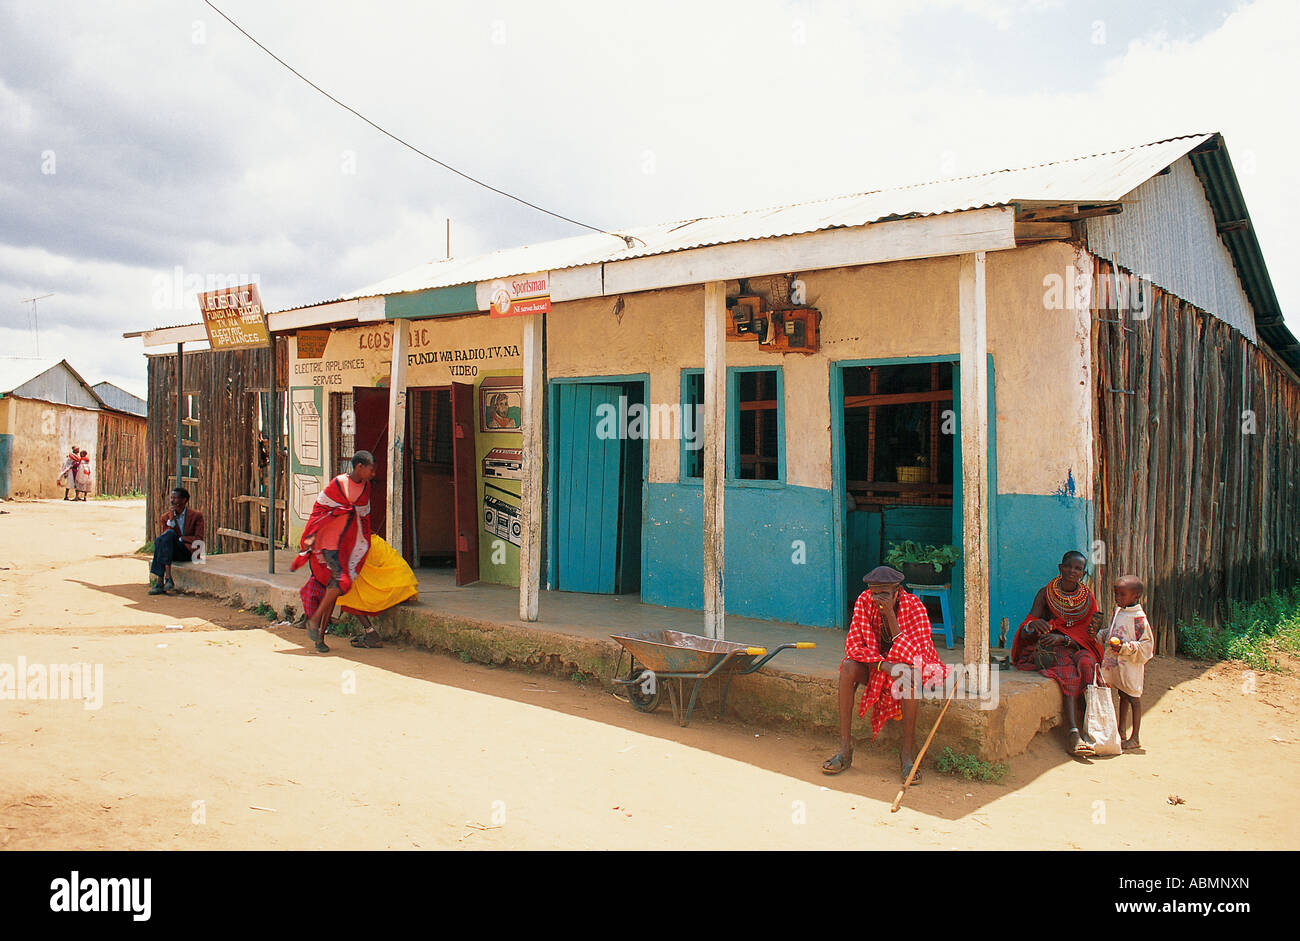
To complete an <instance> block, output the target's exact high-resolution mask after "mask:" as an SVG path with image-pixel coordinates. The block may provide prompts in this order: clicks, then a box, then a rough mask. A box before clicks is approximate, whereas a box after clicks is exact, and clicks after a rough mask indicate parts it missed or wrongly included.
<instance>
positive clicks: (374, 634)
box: [351, 631, 384, 650]
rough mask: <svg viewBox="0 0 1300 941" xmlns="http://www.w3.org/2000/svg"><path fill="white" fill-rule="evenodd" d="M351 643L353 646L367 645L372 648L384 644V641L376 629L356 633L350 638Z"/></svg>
mask: <svg viewBox="0 0 1300 941" xmlns="http://www.w3.org/2000/svg"><path fill="white" fill-rule="evenodd" d="M351 643H352V646H353V647H369V648H370V649H372V650H373V649H376V648H378V647H382V646H384V642H383V641H382V640H380V639H379V632H378V631H366V632H365V633H364V634H358V635H357V636H356V637H354V638H352V641H351Z"/></svg>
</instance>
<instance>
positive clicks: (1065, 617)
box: [1011, 551, 1102, 755]
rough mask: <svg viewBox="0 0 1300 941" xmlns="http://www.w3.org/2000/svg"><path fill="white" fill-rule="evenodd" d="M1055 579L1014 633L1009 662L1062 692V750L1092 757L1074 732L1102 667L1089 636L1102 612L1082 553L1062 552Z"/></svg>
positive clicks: (1049, 583) (1077, 729)
mask: <svg viewBox="0 0 1300 941" xmlns="http://www.w3.org/2000/svg"><path fill="white" fill-rule="evenodd" d="M1057 568H1058V570H1059V571H1060V573H1061V574H1060V575H1059V576H1057V577H1056V578H1054V579H1052V580H1051V581H1050V582H1048V583H1047V584H1046V585H1045V586H1044V587H1043V588H1041V589H1039V592H1038V594H1037V595H1035V596H1034V603H1033V606H1032V607H1030V609H1029V616H1028V617H1026V618H1025V619H1024V621H1022V622H1021V624H1020V630H1018V631H1016V639H1015V641H1014V642H1013V643H1012V645H1011V662H1012V663H1014V664H1015V665H1016V669H1017V670H1025V671H1031V670H1037V671H1038V672H1039V673H1041V674H1043V676H1049V677H1051V678H1052V679H1053V680H1055V681H1056V685H1057V686H1059V687H1060V688H1061V697H1062V699H1063V700H1064V705H1063V709H1064V713H1065V727H1066V729H1068V742H1067V745H1066V749H1067V750H1068V751H1069V752H1070V754H1072V755H1089V754H1092V748H1091V746H1089V745H1088V743H1087V742H1085V741H1084V740H1083V736H1081V735H1080V734H1079V719H1080V717H1081V716H1082V715H1083V711H1082V709H1080V706H1079V700H1080V699H1081V698H1082V696H1083V688H1084V687H1085V686H1086V685H1088V684H1089V683H1091V682H1092V680H1093V676H1094V674H1095V672H1096V670H1097V665H1098V664H1099V663H1101V657H1102V653H1101V648H1100V647H1098V646H1097V641H1096V638H1095V637H1094V636H1093V635H1094V634H1095V633H1096V632H1097V630H1098V629H1099V628H1100V627H1101V624H1102V617H1101V612H1100V611H1099V610H1098V609H1097V600H1096V599H1095V598H1094V597H1093V596H1092V592H1091V591H1090V590H1089V588H1088V586H1087V585H1085V584H1084V579H1085V578H1086V577H1087V573H1088V560H1087V559H1086V558H1085V557H1084V554H1083V553H1082V552H1078V551H1071V552H1067V553H1066V554H1065V555H1064V556H1063V557H1062V558H1061V564H1060V565H1059V566H1058V567H1057Z"/></svg>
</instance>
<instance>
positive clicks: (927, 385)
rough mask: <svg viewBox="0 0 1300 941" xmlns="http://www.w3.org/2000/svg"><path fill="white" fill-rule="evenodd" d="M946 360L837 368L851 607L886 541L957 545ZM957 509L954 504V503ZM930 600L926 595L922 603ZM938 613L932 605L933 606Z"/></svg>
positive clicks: (950, 374)
mask: <svg viewBox="0 0 1300 941" xmlns="http://www.w3.org/2000/svg"><path fill="white" fill-rule="evenodd" d="M955 376H956V369H955V368H954V365H953V364H952V363H948V362H943V363H936V362H925V361H920V362H916V363H901V364H888V365H880V366H850V367H845V368H844V370H843V379H844V400H843V402H842V407H841V412H840V415H841V420H842V421H843V429H844V478H845V479H844V491H845V493H846V494H847V495H848V497H849V510H848V512H847V516H846V523H847V526H846V530H847V531H846V536H847V539H846V543H845V553H844V558H845V568H846V571H845V573H844V577H845V578H846V580H847V588H848V590H847V591H846V592H845V597H846V601H847V603H848V608H849V612H850V613H851V611H852V608H853V605H854V603H855V602H856V601H857V599H858V595H860V594H861V593H862V590H863V588H864V586H863V584H862V576H863V575H864V574H866V573H867V572H869V571H870V570H871V569H873V568H875V567H876V566H877V565H881V564H884V560H885V556H886V554H887V553H888V552H889V549H890V547H891V546H892V545H894V544H896V543H900V542H904V541H907V540H911V541H913V542H917V543H920V544H921V545H935V546H941V545H946V544H951V543H955V542H956V541H957V540H954V538H953V535H954V523H953V518H954V505H953V495H954V491H953V482H954V475H955V474H957V473H958V471H957V463H958V457H957V455H958V453H959V452H958V451H957V450H956V448H955V444H956V442H957V435H958V423H957V411H956V405H955V403H954V399H953V389H954V386H955ZM956 511H957V512H960V506H957V507H956ZM931 602H932V599H926V606H927V608H929V607H931ZM931 616H932V619H933V618H938V617H939V610H938V606H937V605H935V606H934V609H933V610H932V611H931Z"/></svg>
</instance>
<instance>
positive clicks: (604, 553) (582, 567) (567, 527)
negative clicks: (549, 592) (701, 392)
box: [556, 383, 623, 594]
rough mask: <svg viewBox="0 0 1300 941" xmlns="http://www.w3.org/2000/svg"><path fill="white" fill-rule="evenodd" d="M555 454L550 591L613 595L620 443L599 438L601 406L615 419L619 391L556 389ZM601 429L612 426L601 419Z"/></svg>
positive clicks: (586, 386)
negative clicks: (553, 588) (553, 557)
mask: <svg viewBox="0 0 1300 941" xmlns="http://www.w3.org/2000/svg"><path fill="white" fill-rule="evenodd" d="M556 390H557V392H558V393H559V395H558V398H559V401H558V403H557V406H558V418H559V421H558V428H557V431H558V439H559V440H558V444H559V448H558V454H557V456H556V461H557V462H558V463H557V467H556V470H557V475H556V476H557V483H558V487H557V491H558V492H557V494H556V496H557V500H556V555H557V558H556V563H557V564H556V587H557V588H558V589H559V590H561V591H584V592H591V593H599V594H613V593H614V590H615V575H616V570H617V564H618V557H619V546H618V542H619V538H618V537H619V482H620V473H619V472H620V467H621V463H620V462H621V456H622V444H623V442H622V441H621V440H619V438H618V437H606V438H599V437H597V436H596V428H597V425H598V424H599V423H600V420H601V417H602V415H603V414H608V413H607V411H603V412H598V410H599V409H600V408H601V406H602V405H604V406H607V407H609V408H613V409H614V415H618V405H619V402H618V400H619V396H620V395H622V394H623V389H622V387H620V386H616V385H602V384H598V383H572V384H569V383H566V384H563V385H559V386H557V387H556ZM605 424H606V426H607V427H608V426H609V425H611V424H616V423H614V422H609V421H606V423H605Z"/></svg>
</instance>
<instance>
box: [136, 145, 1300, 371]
mask: <svg viewBox="0 0 1300 941" xmlns="http://www.w3.org/2000/svg"><path fill="white" fill-rule="evenodd" d="M1207 142H1210V143H1209V144H1208V145H1207ZM1202 145H1207V146H1205V147H1202ZM1198 148H1200V149H1201V152H1199V153H1193V157H1192V159H1193V163H1194V165H1195V167H1196V169H1197V172H1198V174H1200V175H1201V179H1202V182H1203V183H1204V184H1205V187H1206V192H1207V196H1208V198H1209V200H1210V202H1211V204H1212V206H1213V209H1214V213H1215V217H1216V219H1217V220H1218V221H1219V222H1220V223H1223V222H1227V221H1236V220H1239V219H1249V216H1248V215H1247V214H1246V208H1245V202H1244V200H1243V199H1242V196H1241V189H1240V187H1239V186H1238V185H1237V181H1236V177H1235V175H1234V174H1233V173H1232V169H1231V164H1230V162H1229V161H1228V158H1227V154H1226V149H1224V148H1223V145H1222V137H1221V136H1220V135H1219V134H1217V133H1207V134H1188V135H1185V136H1182V137H1174V138H1169V139H1168V140H1162V141H1155V142H1152V143H1149V144H1141V145H1137V146H1134V147H1127V148H1123V149H1121V150H1114V151H1109V152H1107V153H1102V154H1092V155H1089V156H1085V157H1075V158H1072V159H1069V160H1058V161H1054V162H1051V163H1043V164H1038V165H1036V166H1032V167H1024V168H1020V169H1008V170H995V171H991V172H987V173H980V174H976V175H973V176H966V177H958V178H955V179H948V180H935V181H932V182H928V183H919V184H914V185H909V186H899V187H893V188H891V189H882V190H874V191H870V192H865V193H855V194H851V195H848V196H839V197H832V198H829V199H820V200H812V201H809V202H804V203H796V204H793V205H788V206H776V207H771V208H767V209H755V210H750V211H747V212H738V213H730V214H726V215H719V216H710V217H707V218H699V219H686V220H680V221H677V222H665V223H661V224H659V225H651V226H643V227H641V228H636V229H626V230H623V231H622V232H621V233H620V234H619V235H607V234H600V233H593V234H589V235H580V236H576V237H574V238H568V239H560V240H557V241H552V242H543V243H540V244H537V245H524V246H520V247H517V248H507V249H503V250H501V251H496V252H492V253H490V254H487V255H476V256H471V257H467V258H451V259H447V260H440V261H432V262H428V263H426V264H423V265H419V266H417V267H415V268H412V269H410V270H409V271H405V272H402V273H401V274H398V275H395V276H393V277H390V278H386V279H384V280H382V281H378V282H375V283H374V284H369V285H366V286H365V287H363V288H360V289H358V290H356V291H352V292H350V293H348V294H344V295H342V296H341V297H335V298H331V299H329V300H322V301H317V302H316V303H313V304H302V305H299V306H297V307H289V308H284V309H283V310H281V311H273V313H283V312H284V311H285V310H300V309H303V308H306V307H319V306H321V305H324V304H332V303H337V302H338V301H347V300H357V299H359V298H368V297H382V296H384V295H390V294H406V293H411V292H415V291H425V290H429V289H432V288H441V287H455V286H457V285H464V284H475V283H478V282H483V281H493V280H496V279H498V278H509V277H512V276H515V275H521V274H530V273H532V272H534V271H561V270H563V269H565V268H574V267H579V266H582V265H593V264H600V263H603V262H615V261H622V260H625V259H629V258H642V257H646V256H650V255H661V254H665V253H669V252H679V251H686V250H688V249H692V248H703V247H707V246H710V245H723V244H728V243H734V242H746V241H753V240H757V239H767V238H780V237H783V236H790V235H803V234H807V233H811V232H819V231H824V230H827V229H835V228H851V227H855V226H863V225H868V224H870V223H873V222H883V221H886V220H890V219H901V218H911V217H916V216H933V215H942V214H944V213H951V212H962V211H965V210H970V209H983V208H987V207H990V206H1007V205H1012V204H1015V203H1026V202H1056V203H1068V204H1077V203H1086V204H1091V203H1107V202H1115V201H1117V200H1119V199H1120V198H1121V197H1123V196H1125V195H1127V194H1128V193H1131V192H1132V191H1133V190H1135V189H1137V188H1138V187H1139V186H1141V185H1142V184H1143V183H1144V182H1146V181H1147V180H1149V179H1150V178H1151V177H1152V176H1154V175H1155V174H1157V173H1159V172H1160V171H1161V170H1163V169H1165V167H1168V166H1169V165H1171V164H1172V163H1174V162H1175V161H1176V160H1178V159H1179V158H1180V157H1182V156H1184V155H1185V154H1187V153H1189V152H1193V151H1196V150H1197V149H1198ZM620 236H627V237H628V239H629V240H630V244H629V243H628V242H625V241H624V239H623V238H622V237H620ZM1222 237H1223V240H1224V243H1225V244H1226V245H1227V246H1228V248H1229V250H1230V251H1231V252H1232V255H1233V259H1234V261H1235V263H1236V265H1237V270H1238V273H1239V274H1240V276H1241V279H1242V282H1243V287H1244V288H1245V290H1246V294H1247V296H1248V297H1249V298H1250V301H1251V304H1252V306H1253V308H1254V314H1255V317H1256V322H1257V325H1258V331H1259V336H1260V338H1261V339H1263V340H1264V341H1265V342H1267V343H1268V344H1269V345H1270V346H1272V347H1274V348H1275V349H1277V350H1278V351H1279V352H1281V353H1282V354H1283V355H1284V356H1285V357H1286V358H1287V361H1288V362H1289V363H1290V364H1291V365H1292V366H1293V367H1295V368H1296V369H1297V371H1298V372H1300V346H1298V345H1297V344H1296V341H1295V338H1294V337H1293V336H1292V335H1291V333H1290V331H1289V330H1288V329H1287V328H1286V326H1285V324H1284V323H1283V321H1282V314H1281V310H1280V308H1279V305H1278V302H1277V296H1276V294H1274V292H1273V287H1272V283H1271V281H1270V279H1269V276H1268V271H1267V268H1266V267H1265V265H1264V258H1263V254H1262V252H1261V251H1260V249H1259V243H1258V242H1257V241H1256V239H1255V235H1254V232H1253V230H1252V229H1251V228H1250V227H1247V228H1246V229H1244V230H1237V231H1229V232H1225V233H1224V234H1223V236H1222ZM189 325H194V324H189ZM167 326H179V325H172V324H168V325H167ZM160 329H161V328H160Z"/></svg>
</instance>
